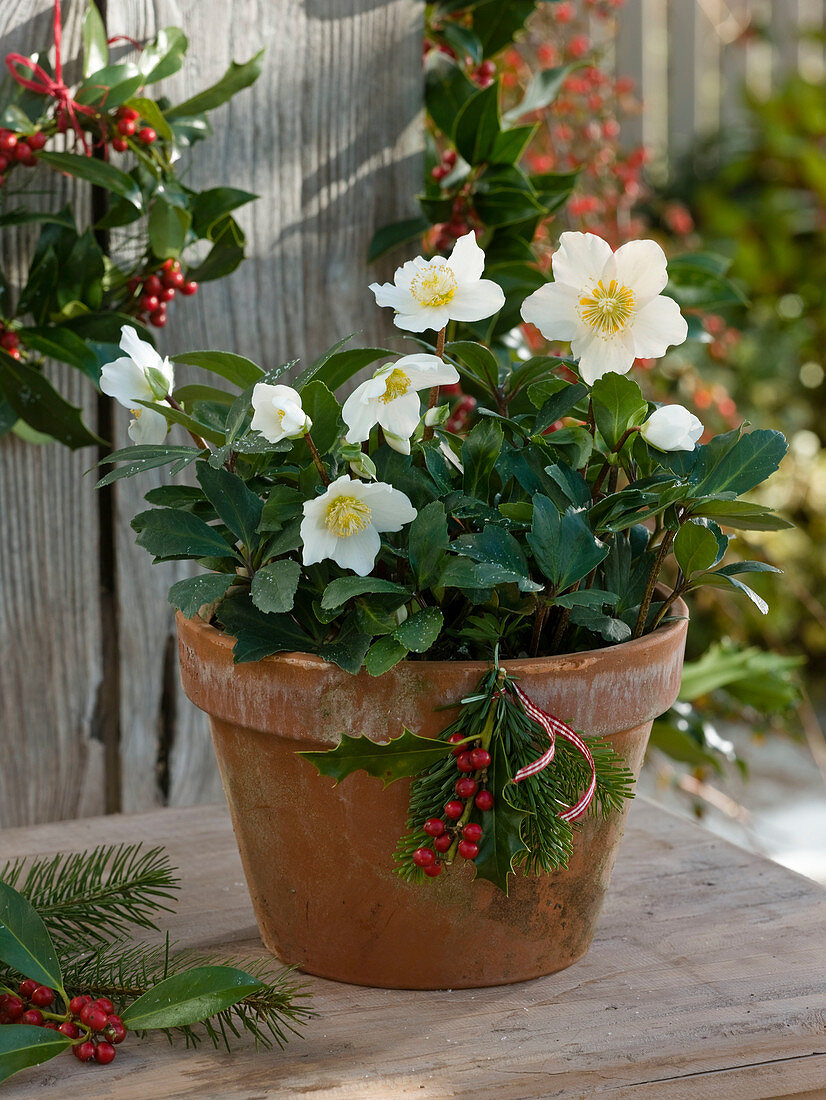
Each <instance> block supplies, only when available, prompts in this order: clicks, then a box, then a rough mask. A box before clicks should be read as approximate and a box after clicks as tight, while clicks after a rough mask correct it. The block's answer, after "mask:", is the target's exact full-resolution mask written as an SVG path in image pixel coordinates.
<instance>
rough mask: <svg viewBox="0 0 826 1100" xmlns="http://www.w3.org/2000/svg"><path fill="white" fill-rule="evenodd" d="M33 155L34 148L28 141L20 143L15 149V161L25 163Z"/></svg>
mask: <svg viewBox="0 0 826 1100" xmlns="http://www.w3.org/2000/svg"><path fill="white" fill-rule="evenodd" d="M31 155H32V147H31V145H29V143H28V142H27V141H18V143H17V144H16V145H15V147H14V159H15V160H20V161H25V160H28V158H29V157H30V156H31Z"/></svg>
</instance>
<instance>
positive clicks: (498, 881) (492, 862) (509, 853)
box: [474, 738, 528, 894]
mask: <svg viewBox="0 0 826 1100" xmlns="http://www.w3.org/2000/svg"><path fill="white" fill-rule="evenodd" d="M492 748H493V752H492V754H491V755H492V757H493V759H492V760H491V763H490V767H489V768H488V783H489V785H490V789H491V790H492V791H493V808H492V809H491V810H488V811H487V812H486V813H485V831H484V833H483V834H482V840H481V843H480V844H479V855H478V856H477V857H476V859H475V860H474V864H475V865H476V877H477V878H482V879H487V881H488V882H492V883H493V885H494V886H497V887H498V888H499V889H500V890H501V891H502V893H503V894H507V892H508V875H509V874H511V873H512V872H513V861H514V859H515V858H516V857H517V856H518V855H519V853H520V852H526V851H527V850H528V848H527V845H526V844H525V842H524V840H523V839H522V822H523V821H524V820H525V818H526V817H527V816H528V815H527V813H526V812H525V811H524V810H517V809H516V808H515V807H514V806H511V805H510V803H508V802H507V801H506V800H505V797H504V790H505V787H506V786H507V784H508V783H509V782H510V780H511V776H510V772H509V770H508V761H507V755H506V753H505V749H504V746H503V745H502V742H501V740H500V739H499V738H497V739H496V740H495V742H494V744H493V746H492Z"/></svg>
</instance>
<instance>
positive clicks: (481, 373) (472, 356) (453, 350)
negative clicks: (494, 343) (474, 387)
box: [445, 340, 499, 394]
mask: <svg viewBox="0 0 826 1100" xmlns="http://www.w3.org/2000/svg"><path fill="white" fill-rule="evenodd" d="M445 350H446V352H447V353H448V355H449V356H450V358H452V359H455V360H456V361H457V363H458V367H459V370H460V371H461V373H462V374H465V375H467V374H469V375H470V377H471V378H475V379H478V380H479V381H480V382H482V384H483V385H484V386H485V388H486V389H487V391H488V392H489V393H492V394H495V393H496V392H497V388H498V386H499V364H498V363H497V361H496V356H495V355H494V354H493V352H492V351H490V349H489V348H486V347H485V346H484V344H477V343H476V342H475V341H473V340H456V341H454V342H453V343H451V344H448V345H447V347H446V348H445ZM462 368H465V369H464V370H463V369H462Z"/></svg>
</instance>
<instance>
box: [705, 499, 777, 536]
mask: <svg viewBox="0 0 826 1100" xmlns="http://www.w3.org/2000/svg"><path fill="white" fill-rule="evenodd" d="M691 514H692V516H697V517H704V518H706V519H713V520H714V521H715V522H716V523H719V524H720V526H721V527H734V528H736V529H737V530H740V531H783V530H785V529H786V528H789V527H794V524H793V523H790V522H789V521H788V520H787V519H783V518H782V517H781V516H778V515H776V514H775V513H774V512H773V511H772V510H771V508H766V507H765V506H764V505H762V504H752V503H751V502H750V501H747V500H707V501H703V502H702V503H700V504H696V505H694V506H693V507H692V509H691Z"/></svg>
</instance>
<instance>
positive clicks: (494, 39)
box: [473, 0, 536, 57]
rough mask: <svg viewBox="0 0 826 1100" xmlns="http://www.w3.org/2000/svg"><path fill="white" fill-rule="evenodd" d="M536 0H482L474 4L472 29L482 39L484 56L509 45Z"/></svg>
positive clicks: (491, 54) (530, 12) (491, 55)
mask: <svg viewBox="0 0 826 1100" xmlns="http://www.w3.org/2000/svg"><path fill="white" fill-rule="evenodd" d="M535 7H536V0H507V3H503V2H502V0H484V2H482V3H479V4H476V5H474V12H473V29H474V30H475V31H476V33H477V34H478V35H479V38H480V39H481V41H482V47H483V49H484V55H485V57H493V55H494V54H497V53H499V51H500V50H502V49H504V48H505V46H507V45H509V44H510V43H511V42H512V41H513V39H514V37H515V36H516V34H517V33H518V32H519V31H520V30H521V29H522V27H524V25H525V22H526V20H527V19H528V17H529V16H531V15H532V14H533V11H534V8H535Z"/></svg>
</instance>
